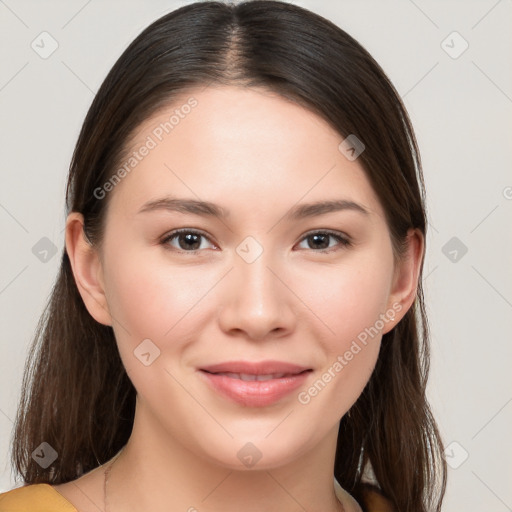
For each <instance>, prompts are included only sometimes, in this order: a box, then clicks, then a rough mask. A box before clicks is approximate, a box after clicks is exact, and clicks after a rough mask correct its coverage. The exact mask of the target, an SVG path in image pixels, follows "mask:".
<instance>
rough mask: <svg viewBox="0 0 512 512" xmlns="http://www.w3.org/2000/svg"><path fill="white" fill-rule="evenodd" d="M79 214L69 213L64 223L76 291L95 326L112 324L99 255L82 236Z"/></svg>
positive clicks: (81, 223)
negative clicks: (95, 322) (97, 323)
mask: <svg viewBox="0 0 512 512" xmlns="http://www.w3.org/2000/svg"><path fill="white" fill-rule="evenodd" d="M83 227H84V220H83V215H82V214H81V213H78V212H72V213H70V214H69V215H68V218H67V220H66V251H67V253H68V257H69V260H70V263H71V268H72V270H73V276H74V278H75V282H76V285H77V287H78V291H79V292H80V295H81V297H82V300H83V301H84V304H85V307H86V308H87V311H89V313H90V314H91V316H92V317H93V318H94V319H95V320H96V321H97V322H99V323H101V324H103V325H112V319H111V316H110V312H109V308H108V304H107V298H106V295H105V290H104V283H103V278H102V275H103V274H102V271H103V269H102V266H101V261H100V258H99V254H98V251H97V249H96V248H94V247H93V246H92V245H91V244H90V242H89V241H88V240H87V239H86V237H85V234H84V229H83Z"/></svg>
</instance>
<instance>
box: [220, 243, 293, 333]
mask: <svg viewBox="0 0 512 512" xmlns="http://www.w3.org/2000/svg"><path fill="white" fill-rule="evenodd" d="M237 258H238V257H237ZM273 267H275V265H274V264H273V263H272V262H271V261H269V260H268V259H267V258H266V254H265V252H263V254H262V255H261V256H260V257H259V258H258V259H257V260H256V261H253V262H252V263H247V262H246V261H244V260H243V259H242V258H238V259H237V260H236V261H235V264H234V268H233V270H232V271H231V272H230V273H229V276H228V282H227V283H226V288H225V289H224V292H223V293H224V296H223V297H222V299H221V303H222V305H221V308H220V311H219V317H218V318H219V324H220V327H221V329H222V330H223V331H224V332H226V333H227V334H231V335H238V336H244V337H246V338H248V339H251V340H264V339H267V338H276V337H283V336H285V335H287V334H290V333H291V332H292V331H293V330H294V328H295V324H296V321H297V314H296V311H295V310H294V306H295V307H297V304H296V302H297V300H295V304H294V294H293V292H292V291H291V289H290V288H289V284H288V283H286V278H285V276H284V275H282V274H283V272H280V271H278V269H277V268H273ZM287 284H288V286H287Z"/></svg>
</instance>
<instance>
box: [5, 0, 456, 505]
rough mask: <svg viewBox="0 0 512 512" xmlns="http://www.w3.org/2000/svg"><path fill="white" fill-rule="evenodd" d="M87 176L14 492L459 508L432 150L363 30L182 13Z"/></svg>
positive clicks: (275, 6) (121, 92) (98, 136)
mask: <svg viewBox="0 0 512 512" xmlns="http://www.w3.org/2000/svg"><path fill="white" fill-rule="evenodd" d="M66 199H67V212H68V217H67V223H66V248H65V250H64V252H63V255H62V262H61V269H60V273H59V275H58V278H57V281H56V284H55V287H54V290H53V292H52V295H51V297H50V301H49V304H48V308H47V310H46V311H45V314H44V315H43V317H42V319H41V322H40V325H39V327H38V331H37V333H36V337H35V340H34V345H33V348H32V350H31V353H30V357H29V361H28V362H27V369H26V372H25V376H24V387H23V394H22V399H21V404H20V408H19V411H18V417H17V422H16V427H15V432H14V442H13V454H12V456H13V462H14V466H15V468H16V469H17V471H18V472H19V473H20V474H21V476H22V477H23V481H24V484H25V486H24V487H21V488H18V489H15V490H13V491H10V492H8V493H4V494H3V495H0V511H7V510H13V509H16V510H23V509H24V508H23V507H26V510H32V509H33V506H34V505H35V504H38V505H40V506H41V507H43V508H42V509H43V510H46V509H47V510H55V509H56V508H57V507H61V508H59V510H63V511H69V512H72V511H75V510H80V511H81V512H92V511H97V510H105V511H108V512H126V511H132V510H137V511H140V510H153V511H160V510H166V511H169V510H173V511H174V510H188V511H193V510H198V511H201V512H202V511H213V510H223V511H230V510H240V509H243V510H249V511H253V510H254V511H260V510H266V511H273V510H286V511H288V510H290V511H292V510H293V511H295V510H311V511H313V510H322V511H326V510H327V511H332V512H334V511H340V510H343V511H345V512H349V511H372V512H376V511H379V510H395V511H415V512H416V511H420V512H421V511H427V510H440V507H441V501H442V497H443V494H444V488H445V479H446V477H445V475H446V470H445V463H444V460H443V459H442V457H441V453H442V444H441V440H440V437H439V433H438V430H437V427H436V424H435V421H434V419H433V418H432V415H431V412H430V409H429V406H428V403H427V401H426V397H425V386H426V380H427V373H428V325H427V320H426V316H425V311H424V304H423V295H422V285H421V277H422V267H423V258H424V254H425V235H426V219H425V207H424V190H423V178H422V172H421V165H420V158H419V153H418V149H417V145H416V141H415V138H414V133H413V129H412V127H411V124H410V121H409V119H408V116H407V113H406V111H405V108H404V106H403V105H402V103H401V101H400V98H399V96H398V94H397V92H396V91H395V89H394V88H393V86H392V85H391V83H390V82H389V80H388V79H387V77H386V76H385V74H384V72H383V71H382V69H381V68H380V67H379V66H378V64H377V63H376V62H375V61H374V60H373V59H372V57H371V56H370V55H369V54H368V53H367V52H366V51H365V50H364V49H363V48H362V47H361V46H360V45H359V44H358V43H357V42H356V41H355V40H354V39H353V38H351V37H350V36H349V35H348V34H346V33H345V32H344V31H342V30H341V29H340V28H338V27H337V26H335V25H334V24H332V23H331V22H329V21H327V20H325V19H324V18H322V17H320V16H318V15H316V14H313V13H311V12H309V11H307V10H305V9H302V8H300V7H297V6H295V5H291V4H287V3H282V2H274V1H248V2H243V3H240V4H238V5H231V4H223V3H220V2H198V3H195V4H191V5H188V6H185V7H182V8H180V9H178V10H176V11H174V12H171V13H170V14H167V15H165V16H164V17H162V18H160V19H159V20H157V21H156V22H154V23H153V24H152V25H151V26H149V27H148V28H147V29H146V30H144V31H143V32H142V33H141V34H140V35H139V36H138V37H137V38H136V40H135V41H134V42H133V43H132V44H131V45H130V46H129V47H128V48H127V50H126V51H125V52H124V53H123V55H122V56H121V57H120V58H119V60H118V62H117V63H116V64H115V65H114V67H113V68H112V70H111V71H110V73H109V75H108V76H107V78H106V79H105V81H104V83H103V84H102V86H101V88H100V90H99V91H98V93H97V95H96V97H95V99H94V101H93V104H92V106H91V108H90V110H89V112H88V114H87V117H86V119H85V122H84V125H83V128H82V131H81V133H80V136H79V139H78V142H77V145H76V148H75V152H74V155H73V160H72V164H71V167H70V174H69V181H68V188H67V198H66ZM333 477H334V478H333ZM16 507H17V508H16ZM44 507H46V508H44Z"/></svg>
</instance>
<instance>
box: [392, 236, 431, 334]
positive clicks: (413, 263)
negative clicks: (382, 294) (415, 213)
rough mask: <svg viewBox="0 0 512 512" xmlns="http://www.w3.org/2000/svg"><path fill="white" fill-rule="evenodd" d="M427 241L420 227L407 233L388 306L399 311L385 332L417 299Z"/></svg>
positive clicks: (393, 325)
mask: <svg viewBox="0 0 512 512" xmlns="http://www.w3.org/2000/svg"><path fill="white" fill-rule="evenodd" d="M424 250H425V242H424V237H423V233H422V232H421V231H420V230H419V229H412V228H411V229H410V230H409V231H408V233H407V250H406V253H405V254H404V257H403V259H402V261H400V262H399V263H397V266H396V268H395V273H394V276H393V284H392V289H391V294H390V296H389V300H388V308H389V309H393V310H394V311H397V313H396V316H395V317H394V320H393V321H391V322H389V323H388V325H387V326H386V328H385V329H384V330H383V334H385V333H386V332H389V331H390V330H391V329H392V328H393V327H395V325H396V324H398V322H400V320H401V319H402V318H403V317H404V316H405V314H406V313H407V311H408V310H409V308H410V307H411V306H412V304H413V303H414V300H415V299H416V292H417V289H418V279H419V273H420V269H421V264H422V262H423V256H424Z"/></svg>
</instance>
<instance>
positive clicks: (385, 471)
mask: <svg viewBox="0 0 512 512" xmlns="http://www.w3.org/2000/svg"><path fill="white" fill-rule="evenodd" d="M212 83H213V84H225V85H239V86H242V87H252V86H255V87H258V86H259V87H264V88H266V89H268V90H271V91H274V92H276V93H278V94H280V95H281V96H282V97H285V98H287V99H289V100H291V101H294V102H296V103H297V104H299V105H301V106H304V107H306V108H307V109H309V110H311V111H313V112H315V113H316V114H318V115H319V116H321V117H322V118H323V119H325V120H326V121H327V122H329V123H330V124H331V126H333V127H334V128H335V129H336V130H337V131H338V132H339V134H340V136H341V137H340V142H341V138H345V137H347V136H348V135H350V134H355V135H356V136H357V138H358V139H359V140H361V141H362V142H363V143H364V145H365V151H364V152H363V153H361V155H360V156H359V162H360V163H361V165H362V166H363V167H364V170H365V172H366V174H367V176H368V178H369V180H370V182H371V184H372V186H373V188H374V190H375V192H376V194H377V195H378V197H379V200H380V201H381V204H382V206H383V208H384V211H385V213H386V219H387V223H388V225H389V229H390V233H391V239H392V242H393V249H394V252H395V256H396V257H397V258H399V257H400V255H401V254H402V250H403V248H404V242H405V240H406V234H407V231H408V229H409V228H418V229H419V230H420V231H421V232H422V233H423V235H424V236H425V234H426V213H425V191H424V183H423V176H422V170H421V161H420V156H419V152H418V148H417V143H416V139H415V136H414V132H413V128H412V126H411V123H410V120H409V117H408V115H407V112H406V109H405V107H404V105H403V103H402V102H401V100H400V97H399V95H398V93H397V92H396V90H395V89H394V87H393V85H392V84H391V83H390V81H389V79H388V78H387V76H386V75H385V73H384V71H383V70H382V69H381V67H380V66H379V65H378V64H377V63H376V62H375V61H374V59H373V58H372V57H371V56H370V54H369V53H368V52H367V51H366V50H365V49H364V48H363V47H362V46H361V45H360V44H359V43H358V42H357V41H355V40H354V39H353V38H352V37H351V36H349V35H348V34H347V33H345V32H344V31H343V30H341V29H340V28H339V27H337V26H336V25H335V24H333V23H332V22H330V21H328V20H326V19H325V18H323V17H321V16H319V15H316V14H314V13H312V12H310V11H308V10H305V9H303V8H300V7H298V6H295V5H292V4H288V3H284V2H279V1H266V0H256V1H246V2H243V3H239V4H238V5H234V4H225V3H221V2H196V3H193V4H190V5H187V6H184V7H181V8H179V9H177V10H175V11H173V12H171V13H169V14H167V15H165V16H163V17H162V18H160V19H158V20H157V21H155V22H154V23H153V24H151V25H150V26H149V27H148V28H146V29H145V30H144V31H143V32H142V33H141V34H140V35H139V36H138V37H137V38H136V39H135V40H134V41H133V42H132V43H131V44H130V45H129V47H128V48H127V49H126V50H125V51H124V53H123V54H122V55H121V57H120V58H119V59H118V61H117V62H116V64H115V65H114V66H113V68H112V70H111V71H110V72H109V74H108V76H107V77H106V79H105V80H104V82H103V84H102V85H101V87H100V89H99V91H98V93H97V94H96V97H95V98H94V100H93V103H92V105H91V107H90V109H89V111H88V113H87V116H86V119H85V121H84V124H83V126H82V130H81V132H80V135H79V138H78V141H77V144H76V148H75V151H74V154H73V158H72V162H71V166H70V171H69V180H68V185H67V192H66V207H67V213H69V212H71V211H76V212H80V213H82V214H83V216H84V219H85V232H86V235H87V237H88V238H89V240H90V241H91V243H92V244H95V245H97V246H98V245H99V244H100V242H101V237H102V233H103V227H104V225H103V224H104V219H105V211H106V207H107V205H108V204H109V201H108V199H109V196H108V195H107V197H105V198H102V197H101V196H99V195H98V194H95V193H94V191H95V190H97V189H98V188H99V187H102V185H103V184H104V183H106V182H107V181H108V180H109V179H110V178H111V177H112V175H113V174H114V172H115V170H116V169H117V168H118V166H119V165H120V162H121V161H122V156H123V154H124V152H125V151H126V149H127V147H128V146H127V144H128V142H129V140H130V136H132V135H133V133H134V131H135V130H136V128H137V127H138V126H139V125H140V123H141V122H142V121H144V120H146V119H148V118H149V117H150V116H151V115H152V114H154V113H155V112H156V111H157V110H158V109H160V108H162V106H164V105H168V104H170V103H172V101H173V100H174V99H175V98H177V96H178V95H179V94H180V93H183V92H184V91H186V90H187V88H190V87H197V86H201V85H204V86H207V85H208V84H212ZM422 267H423V264H422ZM421 270H422V268H421ZM421 276H422V274H421V273H420V279H419V287H418V291H417V297H416V300H415V302H414V304H413V306H412V307H411V308H410V310H409V311H408V312H407V313H406V315H405V317H404V318H403V319H402V320H401V322H400V323H399V324H398V325H397V326H396V327H395V328H394V329H392V330H391V331H390V332H389V333H387V334H385V335H384V336H383V339H382V345H381V350H380V354H379V358H378V361H377V365H376V367H375V370H374V372H373V374H372V376H371V378H370V380H369V382H368V384H367V386H366V387H365V389H364V391H363V393H362V394H361V396H360V397H359V398H358V400H357V402H356V403H355V404H354V405H353V407H352V408H351V409H350V414H346V415H344V417H343V418H342V419H341V423H340V427H339V434H338V445H337V450H336V457H335V467H334V476H335V477H336V479H337V480H338V481H339V483H340V484H341V485H342V487H344V488H345V489H346V490H347V491H349V492H350V493H351V494H353V495H354V496H355V497H356V499H361V498H362V494H363V491H364V489H365V483H364V481H365V478H366V474H367V471H368V470H369V469H370V468H371V470H372V471H373V474H374V476H375V480H376V482H377V485H378V486H379V487H380V488H381V490H382V493H383V494H384V495H385V496H387V497H388V498H389V500H390V501H391V502H392V503H393V505H394V507H395V508H396V510H397V511H403V512H410V511H412V510H414V511H415V512H423V511H427V510H440V507H441V502H442V498H443V495H444V491H445V486H446V465H445V461H444V459H443V457H442V443H441V440H440V436H439V432H438V429H437V427H436V423H435V421H434V419H433V417H432V414H431V411H430V408H429V405H428V403H427V400H426V393H425V388H426V382H427V374H428V363H429V348H428V346H429V345H428V341H429V329H428V323H427V318H426V313H425V307H424V299H423V290H422V286H421ZM135 395H136V391H135V389H134V387H133V385H132V383H131V381H130V379H129V378H128V376H127V374H126V371H125V369H124V367H123V365H122V362H121V359H120V356H119V353H118V349H117V345H116V341H115V338H114V333H113V330H112V328H111V327H107V326H104V325H101V324H99V323H98V322H96V321H95V320H94V319H93V318H92V317H91V315H90V314H89V313H88V311H87V309H86V308H85V306H84V303H83V301H82V299H81V297H80V294H79V293H78V290H77V286H76V284H75V281H74V277H73V274H72V271H71V266H70V261H69V258H68V255H67V253H66V250H65V249H64V251H63V253H62V260H61V266H60V271H59V274H58V276H57V279H56V282H55V285H54V288H53V291H52V293H51V296H50V298H49V301H48V304H47V307H46V309H45V311H44V313H43V315H42V317H41V319H40V322H39V324H38V327H37V331H36V334H35V338H34V341H33V344H32V345H31V348H30V351H29V356H28V360H27V365H26V368H25V373H24V377H23V389H22V395H21V400H20V406H19V409H18V414H17V418H16V424H15V429H14V435H13V441H12V460H13V465H14V467H15V469H16V471H17V472H18V473H19V474H20V475H21V476H22V477H23V479H24V482H25V483H26V484H33V483H50V484H59V483H64V482H67V481H71V480H74V479H76V478H78V477H79V476H81V475H82V474H83V473H86V472H88V471H90V470H92V469H94V468H95V467H97V466H99V465H101V464H103V463H105V462H106V461H108V460H109V459H110V458H112V457H113V456H114V455H115V454H116V453H117V452H118V451H119V450H120V449H121V448H122V447H123V446H124V445H125V444H126V442H127V441H128V439H129V437H130V434H131V429H132V426H133V419H134V412H135ZM42 442H47V443H49V444H50V445H51V446H52V447H53V448H54V449H55V450H56V451H57V453H58V458H57V459H56V461H55V462H54V464H53V465H52V466H51V467H50V468H48V469H43V468H42V467H41V466H40V465H39V464H37V463H36V462H35V461H34V460H33V458H32V456H31V455H32V452H33V451H34V449H35V448H36V447H37V446H39V445H40V444H41V443H42Z"/></svg>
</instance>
